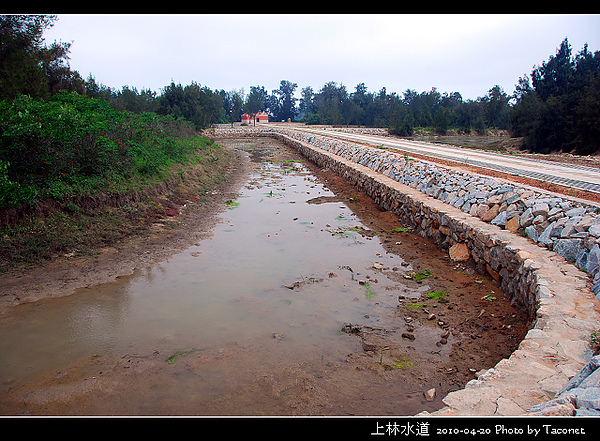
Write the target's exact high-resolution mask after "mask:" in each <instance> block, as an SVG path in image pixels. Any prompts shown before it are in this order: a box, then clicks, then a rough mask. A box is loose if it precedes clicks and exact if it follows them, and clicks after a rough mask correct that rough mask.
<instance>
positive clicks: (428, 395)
mask: <svg viewBox="0 0 600 441" xmlns="http://www.w3.org/2000/svg"><path fill="white" fill-rule="evenodd" d="M423 395H424V396H425V399H426V400H427V401H433V400H435V388H434V387H432V388H431V389H429V390H426V391H425V392H423Z"/></svg>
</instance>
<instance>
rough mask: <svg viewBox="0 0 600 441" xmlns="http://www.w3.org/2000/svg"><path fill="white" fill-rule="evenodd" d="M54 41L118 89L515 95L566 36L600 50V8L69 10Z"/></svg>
mask: <svg viewBox="0 0 600 441" xmlns="http://www.w3.org/2000/svg"><path fill="white" fill-rule="evenodd" d="M44 37H45V39H46V43H47V44H50V43H52V42H53V41H54V40H57V41H62V42H71V43H72V45H71V53H70V58H71V59H70V65H71V69H73V70H77V71H78V72H79V73H80V74H81V75H82V77H84V78H87V77H88V75H89V74H90V73H91V74H92V76H93V77H94V78H95V79H96V82H97V83H101V84H103V85H105V86H109V87H113V88H116V89H121V88H122V87H123V86H124V85H128V86H130V87H136V88H137V89H138V90H141V89H146V88H149V89H151V90H153V91H156V92H158V93H160V91H161V89H162V88H164V87H165V86H167V85H168V84H170V82H171V80H173V81H175V83H176V84H178V83H181V84H182V85H184V86H185V85H187V84H190V83H191V82H192V81H195V82H197V83H199V84H200V85H202V86H208V87H209V88H210V89H212V90H216V89H224V90H227V91H229V90H234V89H236V90H239V89H242V88H243V89H244V91H245V92H246V93H248V92H249V89H250V86H264V87H265V89H266V90H267V92H268V93H271V92H272V90H274V89H277V88H279V83H280V81H281V80H288V81H291V82H293V83H296V84H297V85H298V88H297V93H296V94H297V96H299V95H300V91H301V90H302V88H304V87H306V86H311V87H312V88H313V90H314V91H315V92H318V91H319V90H320V89H321V87H323V85H324V84H325V83H327V82H329V81H334V82H336V83H338V84H340V83H341V84H343V85H345V86H346V88H347V90H348V92H353V91H354V88H355V86H356V85H357V84H359V83H365V85H366V86H367V88H368V90H369V91H370V92H378V91H379V90H380V89H381V88H382V87H385V88H386V89H387V91H388V93H391V92H397V93H398V94H399V95H400V96H402V93H403V92H404V91H405V90H406V89H412V90H416V91H417V92H418V93H421V92H423V91H428V90H430V89H431V88H432V87H436V88H437V90H438V91H439V92H442V93H443V92H448V93H450V92H459V93H460V94H461V95H462V96H463V98H464V99H477V97H480V96H484V95H486V94H487V92H488V91H489V89H491V88H492V87H493V86H494V85H499V86H501V87H502V88H503V89H504V91H505V92H506V93H508V94H512V93H513V91H514V86H515V84H516V83H517V81H518V79H519V77H521V76H524V75H529V74H531V71H532V70H533V68H534V66H536V65H541V63H542V62H544V61H547V60H548V58H549V57H550V56H551V55H555V54H556V49H557V48H558V47H559V46H560V43H561V42H562V41H563V40H564V38H565V37H566V38H568V39H569V43H570V45H571V48H572V50H573V54H574V55H575V54H576V53H578V52H579V51H580V50H581V49H582V48H583V45H584V44H585V43H588V47H589V49H590V50H591V51H597V50H600V15H494V14H490V15H393V14H392V15H373V14H367V15H354V14H353V15H271V14H267V15H247V14H244V15H226V14H225V15H187V14H186V15H176V14H166V15H163V14H157V15H115V14H109V15H73V14H67V15H62V14H58V21H57V22H56V23H55V24H54V27H53V28H51V29H49V30H47V31H46V32H45V34H44Z"/></svg>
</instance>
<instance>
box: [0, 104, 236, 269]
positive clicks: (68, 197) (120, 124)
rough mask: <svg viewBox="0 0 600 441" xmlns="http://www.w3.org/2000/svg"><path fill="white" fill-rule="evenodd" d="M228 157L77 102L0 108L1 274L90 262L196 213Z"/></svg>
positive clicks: (146, 121)
mask: <svg viewBox="0 0 600 441" xmlns="http://www.w3.org/2000/svg"><path fill="white" fill-rule="evenodd" d="M234 158H235V155H234V154H233V153H232V152H231V151H229V150H228V149H226V148H224V147H222V146H220V145H218V144H216V143H214V141H213V140H212V139H210V138H205V137H202V136H199V133H197V132H196V131H195V130H194V129H193V128H192V127H191V126H190V125H189V124H188V123H186V122H185V121H182V120H174V119H173V118H172V117H165V116H160V115H156V114H142V115H135V114H131V113H127V112H115V111H114V110H112V109H110V108H109V107H108V106H106V105H105V104H104V103H103V102H101V101H97V100H92V99H89V98H86V97H82V96H79V95H76V94H62V95H61V96H58V97H56V98H54V99H53V100H52V101H48V102H45V101H35V100H31V99H30V98H28V97H21V98H20V99H18V100H16V101H15V102H13V103H10V104H8V103H5V102H2V103H0V272H5V271H8V270H11V269H15V268H20V267H23V266H26V265H31V264H37V263H39V262H42V261H44V260H46V259H51V258H55V257H57V256H78V255H93V254H95V253H96V252H97V251H98V250H99V249H101V248H103V247H109V246H114V245H115V244H118V243H119V242H120V241H122V240H123V239H125V238H127V237H131V236H136V235H144V234H148V231H149V227H151V226H152V225H153V224H155V223H157V222H163V223H164V224H165V225H170V224H172V223H169V222H164V221H166V220H169V219H176V218H177V216H179V215H180V211H181V209H182V207H183V206H187V207H190V208H193V207H198V206H201V204H202V203H203V202H205V200H206V195H207V193H209V192H210V191H211V190H212V189H214V188H216V187H218V186H220V185H221V184H223V183H224V181H225V179H226V178H225V175H226V173H227V170H228V168H229V167H230V165H231V163H232V161H233V160H234Z"/></svg>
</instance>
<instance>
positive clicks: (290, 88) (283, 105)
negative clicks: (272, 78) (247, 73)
mask: <svg viewBox="0 0 600 441" xmlns="http://www.w3.org/2000/svg"><path fill="white" fill-rule="evenodd" d="M297 87H298V85H297V84H296V83H292V82H290V81H287V80H281V81H280V83H279V89H276V90H274V91H273V95H275V96H277V97H278V100H279V106H278V107H279V112H278V114H277V115H276V118H277V120H279V121H287V120H288V119H290V120H292V121H293V120H294V118H295V117H296V113H297V110H296V101H297V99H296V98H295V97H294V92H295V91H296V88H297Z"/></svg>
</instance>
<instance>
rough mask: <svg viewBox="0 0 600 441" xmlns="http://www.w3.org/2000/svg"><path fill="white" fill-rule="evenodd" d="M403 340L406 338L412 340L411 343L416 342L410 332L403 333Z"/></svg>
mask: <svg viewBox="0 0 600 441" xmlns="http://www.w3.org/2000/svg"><path fill="white" fill-rule="evenodd" d="M402 338H405V339H407V340H410V341H414V340H415V336H414V335H412V334H409V333H408V332H403V333H402Z"/></svg>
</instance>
